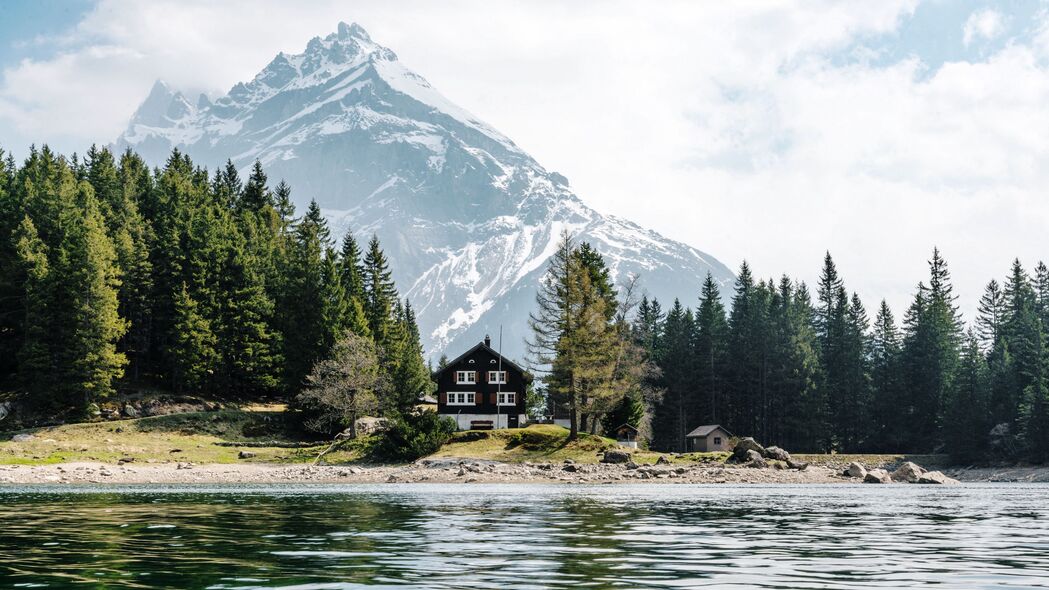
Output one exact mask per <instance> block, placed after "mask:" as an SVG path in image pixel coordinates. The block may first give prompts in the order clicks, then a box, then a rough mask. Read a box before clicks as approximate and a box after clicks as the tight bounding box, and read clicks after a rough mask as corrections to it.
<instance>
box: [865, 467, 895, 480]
mask: <svg viewBox="0 0 1049 590" xmlns="http://www.w3.org/2000/svg"><path fill="white" fill-rule="evenodd" d="M863 483H892V476H890V475H889V472H888V471H885V470H884V469H871V470H870V471H868V472H867V475H866V476H864V478H863Z"/></svg>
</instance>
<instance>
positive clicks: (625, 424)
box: [612, 422, 637, 432]
mask: <svg viewBox="0 0 1049 590" xmlns="http://www.w3.org/2000/svg"><path fill="white" fill-rule="evenodd" d="M624 427H626V428H629V429H630V430H633V431H634V432H637V426H631V425H629V424H627V423H626V422H624V423H622V424H620V425H619V426H616V427H615V428H613V429H612V431H613V432H619V431H620V430H622V429H623V428H624Z"/></svg>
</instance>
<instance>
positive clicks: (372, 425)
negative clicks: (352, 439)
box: [353, 416, 389, 436]
mask: <svg viewBox="0 0 1049 590" xmlns="http://www.w3.org/2000/svg"><path fill="white" fill-rule="evenodd" d="M387 424H389V420H387V419H386V418H374V417H372V416H365V417H364V418H357V421H356V422H354V423H353V428H354V430H355V431H356V432H357V436H368V435H370V434H375V433H376V432H378V431H380V430H382V429H383V428H385V427H386V425H387Z"/></svg>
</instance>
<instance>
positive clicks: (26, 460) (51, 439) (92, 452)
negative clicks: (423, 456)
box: [0, 407, 947, 468]
mask: <svg viewBox="0 0 1049 590" xmlns="http://www.w3.org/2000/svg"><path fill="white" fill-rule="evenodd" d="M282 410H283V408H279V407H255V408H248V409H245V410H222V411H217V412H190V413H183V414H172V415H167V416H155V417H150V418H138V419H133V420H116V421H106V422H94V423H85V424H66V425H62V426H53V427H45V428H37V429H32V430H27V431H20V433H21V434H30V435H32V437H33V438H32V439H31V440H28V441H24V442H14V441H12V440H11V438H12V436H13V435H14V434H16V433H14V432H7V433H0V464H6V465H12V464H22V465H47V464H55V463H70V462H80V461H89V462H103V463H116V462H118V461H120V460H122V459H123V460H127V459H131V460H133V461H134V462H136V463H165V462H192V463H199V464H203V463H220V464H221V463H227V464H228V463H238V462H263V463H287V464H291V463H306V462H311V461H313V460H314V459H315V458H316V457H317V455H318V454H319V453H320V452H321V451H322V450H324V449H325V448H327V443H325V442H317V441H314V442H310V441H303V440H302V437H301V433H296V432H294V431H292V430H291V429H290V428H289V425H288V424H287V420H286V416H287V415H286V414H285V413H284V412H283V411H282ZM372 442H374V441H373V440H370V439H362V440H358V441H347V442H346V443H345V444H343V445H342V446H341V447H340V448H339V449H338V450H337V451H335V452H333V453H331V454H329V455H326V456H325V458H324V461H325V463H328V464H348V463H356V462H373V460H372V459H371V457H370V454H369V451H370V448H371V443H372ZM615 446H616V445H615V441H614V440H612V439H609V438H605V437H602V436H597V435H591V434H580V435H579V437H578V438H577V439H576V440H574V441H569V440H568V430H566V429H564V428H562V427H560V426H553V425H547V424H536V425H531V426H528V427H527V428H520V429H508V430H496V431H472V432H458V433H456V434H454V435H453V436H452V439H451V440H450V441H449V442H448V443H447V444H445V445H444V446H443V447H442V448H441V449H440V450H439V451H438V452H437V453H435V454H433V455H432V456H431V457H432V458H435V459H440V458H462V459H477V460H487V461H500V462H505V463H525V462H533V463H546V462H551V463H560V462H563V461H564V460H566V459H570V460H572V461H575V462H576V463H583V464H586V463H591V464H592V463H597V462H599V461H600V459H601V454H602V452H603V451H604V450H605V449H609V448H615ZM241 451H246V452H249V453H252V454H253V455H254V456H252V457H250V458H246V459H241V458H240V452H241ZM660 455H661V453H656V452H650V451H644V450H639V451H636V452H634V461H635V462H637V463H655V462H656V460H657V459H659V457H660ZM667 457H668V459H670V461H672V462H674V463H683V464H685V463H721V462H724V461H725V459H727V458H728V454H727V453H688V454H683V455H678V456H674V455H667ZM795 457H796V458H797V459H799V460H801V461H807V462H810V463H813V464H816V465H824V466H828V467H840V466H843V465H847V464H848V463H849V462H851V461H858V462H860V463H862V464H864V465H865V466H867V467H869V468H870V467H879V466H886V465H894V464H898V463H901V462H903V461H914V462H915V463H918V464H919V465H946V464H947V460H946V457H945V456H943V455H891V454H887V455H818V454H798V455H795Z"/></svg>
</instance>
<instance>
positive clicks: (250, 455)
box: [237, 451, 255, 459]
mask: <svg viewBox="0 0 1049 590" xmlns="http://www.w3.org/2000/svg"><path fill="white" fill-rule="evenodd" d="M253 457H255V453H253V452H251V451H241V452H239V453H237V458H238V459H251V458H253Z"/></svg>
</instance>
